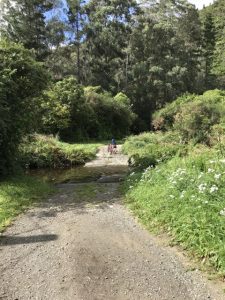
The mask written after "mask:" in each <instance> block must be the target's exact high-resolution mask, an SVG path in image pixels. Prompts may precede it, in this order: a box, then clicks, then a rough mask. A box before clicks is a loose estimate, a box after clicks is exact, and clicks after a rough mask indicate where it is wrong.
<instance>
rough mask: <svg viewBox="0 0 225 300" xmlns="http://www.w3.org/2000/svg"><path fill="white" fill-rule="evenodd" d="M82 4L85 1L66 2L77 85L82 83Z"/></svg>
mask: <svg viewBox="0 0 225 300" xmlns="http://www.w3.org/2000/svg"><path fill="white" fill-rule="evenodd" d="M84 3H85V1H82V0H67V6H68V12H67V15H68V23H69V31H70V34H71V37H70V38H71V43H72V44H74V45H75V47H76V60H77V61H76V70H77V72H76V73H77V74H76V75H77V81H78V83H81V81H82V64H81V43H82V39H83V35H84V32H83V27H84V22H85V10H84V8H83V4H84Z"/></svg>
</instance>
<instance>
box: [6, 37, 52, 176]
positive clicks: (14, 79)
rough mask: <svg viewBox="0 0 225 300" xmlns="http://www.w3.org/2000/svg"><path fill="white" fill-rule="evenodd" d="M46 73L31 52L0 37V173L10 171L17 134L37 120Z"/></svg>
mask: <svg viewBox="0 0 225 300" xmlns="http://www.w3.org/2000/svg"><path fill="white" fill-rule="evenodd" d="M46 84H47V75H46V72H45V70H44V68H43V67H42V65H41V64H40V63H37V62H36V61H35V60H34V58H33V56H32V54H31V52H29V51H28V50H25V49H24V47H23V46H22V45H18V44H15V43H12V42H7V41H5V40H2V41H0V175H2V174H4V173H7V172H10V171H12V168H13V165H14V163H15V159H16V152H17V147H18V144H19V142H20V140H21V138H22V137H23V136H24V135H25V134H27V133H29V132H31V131H33V130H34V129H35V127H36V125H37V124H38V122H39V120H40V118H39V111H40V110H39V107H40V103H39V99H38V96H39V95H40V93H41V91H42V90H43V88H45V87H46Z"/></svg>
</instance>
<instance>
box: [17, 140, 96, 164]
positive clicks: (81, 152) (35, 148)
mask: <svg viewBox="0 0 225 300" xmlns="http://www.w3.org/2000/svg"><path fill="white" fill-rule="evenodd" d="M99 145H100V144H91V143H89V144H87V145H85V144H67V143H62V142H60V141H58V140H57V139H56V138H54V137H52V136H44V135H34V136H31V137H29V138H27V139H25V140H24V141H23V143H22V144H21V145H20V162H21V164H22V165H23V166H24V167H26V168H65V167H72V166H75V165H82V164H84V163H85V162H86V161H88V160H90V159H93V158H94V157H95V155H96V152H97V149H98V146H99Z"/></svg>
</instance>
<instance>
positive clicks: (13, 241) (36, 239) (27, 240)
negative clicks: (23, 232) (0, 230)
mask: <svg viewBox="0 0 225 300" xmlns="http://www.w3.org/2000/svg"><path fill="white" fill-rule="evenodd" d="M57 239H58V236H57V235H56V234H42V235H32V236H7V235H4V236H2V237H1V238H0V247H1V246H11V245H21V244H33V243H42V242H51V241H55V240H57Z"/></svg>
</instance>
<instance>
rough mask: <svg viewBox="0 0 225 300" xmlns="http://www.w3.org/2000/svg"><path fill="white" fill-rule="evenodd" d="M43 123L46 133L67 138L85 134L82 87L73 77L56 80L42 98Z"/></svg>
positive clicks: (84, 105) (84, 108)
mask: <svg viewBox="0 0 225 300" xmlns="http://www.w3.org/2000/svg"><path fill="white" fill-rule="evenodd" d="M42 108H43V111H44V115H43V123H44V127H45V130H46V131H47V132H48V133H54V134H56V133H60V136H61V137H63V138H64V139H68V140H78V139H81V138H82V135H83V136H84V137H86V135H85V126H86V124H85V120H86V118H87V110H88V108H87V106H86V104H85V98H84V91H83V87H82V86H80V85H79V84H77V81H76V79H75V77H72V76H71V77H68V78H65V79H64V80H62V81H58V82H57V83H56V84H54V85H53V87H52V88H51V89H50V90H49V91H47V93H46V94H45V97H44V98H43V103H42Z"/></svg>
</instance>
